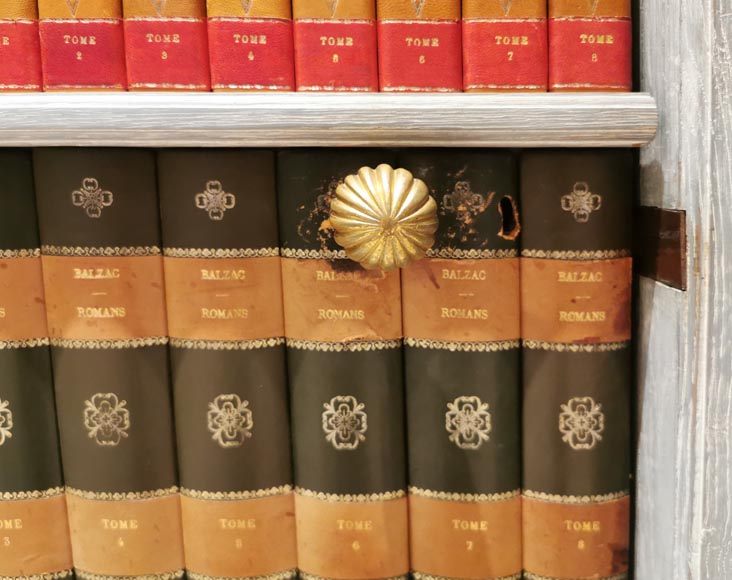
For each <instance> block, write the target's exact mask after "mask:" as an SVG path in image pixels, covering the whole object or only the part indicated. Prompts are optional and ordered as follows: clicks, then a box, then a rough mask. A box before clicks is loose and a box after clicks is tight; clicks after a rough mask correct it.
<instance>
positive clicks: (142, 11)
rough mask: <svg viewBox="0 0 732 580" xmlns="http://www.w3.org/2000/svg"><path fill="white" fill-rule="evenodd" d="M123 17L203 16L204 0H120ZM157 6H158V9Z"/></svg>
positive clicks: (204, 12)
mask: <svg viewBox="0 0 732 580" xmlns="http://www.w3.org/2000/svg"><path fill="white" fill-rule="evenodd" d="M122 5H123V7H124V15H125V18H181V17H186V18H205V17H206V0H166V2H151V1H150V0H122ZM157 6H160V10H159V11H158V8H157Z"/></svg>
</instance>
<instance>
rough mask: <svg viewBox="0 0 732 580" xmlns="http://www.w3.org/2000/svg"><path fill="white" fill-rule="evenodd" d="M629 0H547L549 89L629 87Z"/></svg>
mask: <svg viewBox="0 0 732 580" xmlns="http://www.w3.org/2000/svg"><path fill="white" fill-rule="evenodd" d="M632 47H633V29H632V24H631V5H630V0H549V90H550V91H570V92H576V91H621V92H622V91H630V90H631V88H632V67H633V64H632V54H631V53H632Z"/></svg>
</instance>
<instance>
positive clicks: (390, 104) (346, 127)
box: [0, 93, 658, 147]
mask: <svg viewBox="0 0 732 580" xmlns="http://www.w3.org/2000/svg"><path fill="white" fill-rule="evenodd" d="M657 125H658V112H657V110H656V105H655V101H654V99H653V98H652V97H651V96H650V95H648V94H641V93H627V94H617V93H614V94H613V93H608V94H602V93H595V94H591V93H584V94H547V93H541V94H538V93H535V94H525V95H520V94H512V95H508V94H452V95H444V94H412V95H409V94H398V95H393V94H384V93H381V94H378V93H377V94H343V93H341V94H324V93H315V94H314V93H274V94H262V93H259V94H257V93H239V94H236V93H216V94H206V93H106V94H105V93H48V94H32V95H17V96H10V95H7V96H0V144H2V145H3V146H13V147H40V146H64V145H66V146H84V147H99V146H119V147H353V146H372V147H397V146H398V147H638V146H641V145H644V144H646V143H648V142H649V141H650V140H651V139H652V138H653V136H654V134H655V132H656V128H657Z"/></svg>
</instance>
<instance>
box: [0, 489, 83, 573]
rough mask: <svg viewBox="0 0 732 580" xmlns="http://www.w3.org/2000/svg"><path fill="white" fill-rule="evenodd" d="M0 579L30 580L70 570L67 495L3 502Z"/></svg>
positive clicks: (1, 506) (1, 509) (0, 535)
mask: <svg viewBox="0 0 732 580" xmlns="http://www.w3.org/2000/svg"><path fill="white" fill-rule="evenodd" d="M0 522H3V528H2V530H0V542H2V545H3V548H2V549H3V557H2V558H0V575H2V576H6V577H11V578H12V577H23V576H25V577H27V576H31V575H33V576H35V575H43V574H53V573H54V572H60V571H62V570H69V569H70V568H71V567H72V566H73V563H72V561H71V546H70V544H69V535H68V527H67V517H66V498H65V496H64V495H63V494H60V495H57V496H54V497H47V498H41V499H25V500H13V501H0Z"/></svg>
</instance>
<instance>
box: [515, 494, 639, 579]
mask: <svg viewBox="0 0 732 580" xmlns="http://www.w3.org/2000/svg"><path fill="white" fill-rule="evenodd" d="M523 514H524V515H523V517H524V570H526V571H527V572H531V573H532V574H536V575H539V576H546V577H551V578H592V577H594V578H608V577H611V576H613V577H614V576H617V575H619V574H622V573H624V572H627V571H628V551H629V542H630V538H629V529H630V498H629V497H624V498H622V499H619V500H617V501H611V502H607V503H598V504H589V505H572V504H564V503H551V502H542V501H539V500H535V499H531V498H526V497H524V498H523Z"/></svg>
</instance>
